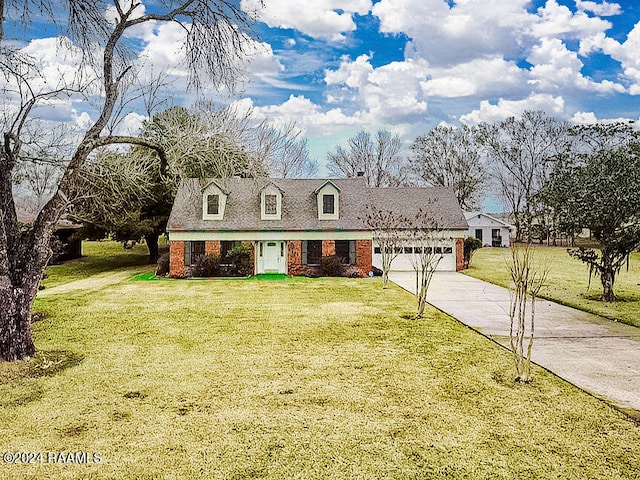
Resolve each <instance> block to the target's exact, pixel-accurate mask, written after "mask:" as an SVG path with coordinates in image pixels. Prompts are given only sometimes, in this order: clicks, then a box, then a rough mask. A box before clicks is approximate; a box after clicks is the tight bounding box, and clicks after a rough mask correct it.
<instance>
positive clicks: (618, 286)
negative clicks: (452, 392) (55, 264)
mask: <svg viewBox="0 0 640 480" xmlns="http://www.w3.org/2000/svg"><path fill="white" fill-rule="evenodd" d="M534 252H535V255H536V258H539V259H541V260H543V261H546V262H547V264H548V266H549V275H548V277H547V282H546V286H545V287H543V289H542V291H541V296H542V297H544V298H547V299H549V300H553V301H556V302H559V303H562V304H564V305H569V306H572V307H575V308H578V309H580V310H585V311H587V312H591V313H595V314H597V315H602V316H604V317H607V318H611V319H613V320H618V321H620V322H624V323H627V324H629V325H635V326H636V327H640V253H633V254H632V255H631V258H630V262H629V269H628V270H626V269H622V271H621V272H620V273H619V274H618V276H617V277H616V283H615V285H614V291H615V293H616V295H617V296H618V297H619V301H616V302H613V303H607V302H603V301H601V300H600V296H601V295H602V285H601V283H600V278H598V277H594V278H592V279H591V286H590V287H589V268H588V267H587V265H586V264H584V263H582V262H580V261H578V260H575V259H574V258H572V257H570V256H569V254H567V251H566V248H563V247H537V248H535V249H534ZM509 260H510V250H509V249H506V248H482V249H480V250H478V251H477V252H476V253H475V254H474V256H473V260H472V266H471V268H470V269H468V270H465V271H464V273H466V274H467V275H470V276H472V277H475V278H479V279H481V280H486V281H488V282H491V283H495V284H498V285H501V286H503V287H509V284H510V278H509V269H508V266H507V264H508V262H509Z"/></svg>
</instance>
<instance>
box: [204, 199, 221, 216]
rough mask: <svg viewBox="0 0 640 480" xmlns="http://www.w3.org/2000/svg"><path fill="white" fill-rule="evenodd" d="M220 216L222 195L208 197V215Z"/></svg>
mask: <svg viewBox="0 0 640 480" xmlns="http://www.w3.org/2000/svg"><path fill="white" fill-rule="evenodd" d="M219 214H220V195H217V194H213V195H207V215H219Z"/></svg>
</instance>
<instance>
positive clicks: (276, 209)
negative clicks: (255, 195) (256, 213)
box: [260, 183, 282, 220]
mask: <svg viewBox="0 0 640 480" xmlns="http://www.w3.org/2000/svg"><path fill="white" fill-rule="evenodd" d="M260 218H261V219H262V220H282V190H280V189H279V188H278V187H277V186H276V185H274V184H273V183H269V184H268V185H267V186H266V187H264V188H263V189H262V190H261V191H260Z"/></svg>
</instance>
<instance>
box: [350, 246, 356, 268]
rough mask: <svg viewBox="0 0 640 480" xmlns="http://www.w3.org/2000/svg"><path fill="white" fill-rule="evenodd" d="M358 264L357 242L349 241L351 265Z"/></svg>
mask: <svg viewBox="0 0 640 480" xmlns="http://www.w3.org/2000/svg"><path fill="white" fill-rule="evenodd" d="M355 264H356V241H355V240H349V265H355Z"/></svg>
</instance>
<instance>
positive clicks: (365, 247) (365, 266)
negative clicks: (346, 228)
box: [356, 240, 372, 276]
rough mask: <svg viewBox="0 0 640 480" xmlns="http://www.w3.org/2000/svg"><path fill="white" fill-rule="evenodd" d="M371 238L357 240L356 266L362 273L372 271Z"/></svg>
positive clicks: (365, 273)
mask: <svg viewBox="0 0 640 480" xmlns="http://www.w3.org/2000/svg"><path fill="white" fill-rule="evenodd" d="M371 245H372V242H371V240H356V267H358V268H359V269H360V270H362V275H365V276H366V275H369V272H370V271H371V253H372V246H371Z"/></svg>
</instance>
